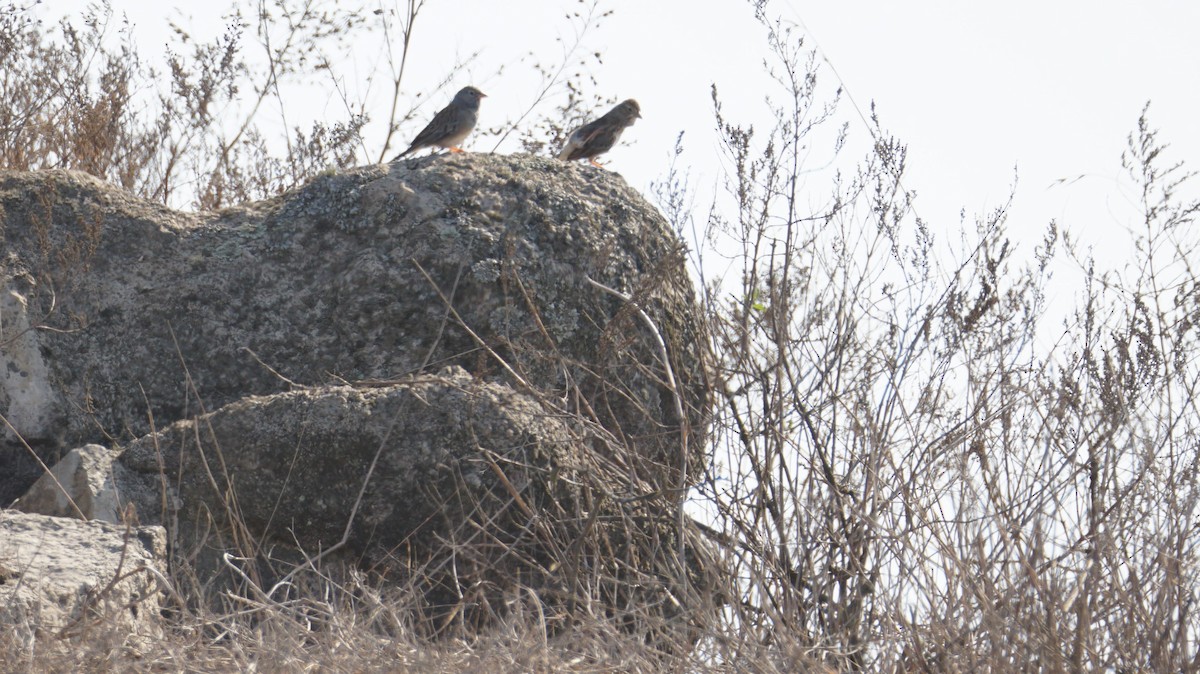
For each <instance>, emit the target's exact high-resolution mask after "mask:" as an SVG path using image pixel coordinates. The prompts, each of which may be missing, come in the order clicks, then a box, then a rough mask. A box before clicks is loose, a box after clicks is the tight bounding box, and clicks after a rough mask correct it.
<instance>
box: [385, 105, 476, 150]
mask: <svg viewBox="0 0 1200 674" xmlns="http://www.w3.org/2000/svg"><path fill="white" fill-rule="evenodd" d="M484 98H487V94H485V93H483V92H482V91H480V90H478V89H476V88H475V87H463V88H462V89H459V90H458V93H457V94H454V100H452V101H450V105H447V106H446V107H444V108H442V109H441V110H440V111H438V114H436V115H434V116H433V121H431V122H430V123H429V124H427V125H426V126H425V128H424V129H421V133H418V134H417V137H416V138H415V139H413V142H412V144H411V145H409V146H408V149H407V150H405V151H404V152H401V153H400V154H398V155H396V158H395V159H393V160H392V161H396V159H400V158H402V157H406V156H408V155H410V154H412V153H413V152H416V151H417V150H422V149H424V148H427V147H433V146H434V145H436V146H438V147H444V148H446V149H448V150H450V151H451V152H462V148H460V147H458V144H459V143H461V142H463V139H464V138H466V137H467V134H469V133H471V129H474V128H475V122H476V120H477V119H478V117H479V101H480V100H481V99H484Z"/></svg>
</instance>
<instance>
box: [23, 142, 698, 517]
mask: <svg viewBox="0 0 1200 674" xmlns="http://www.w3.org/2000/svg"><path fill="white" fill-rule="evenodd" d="M0 208H2V209H3V213H2V215H3V220H2V223H3V224H2V229H0V237H2V240H3V250H4V257H3V258H0V311H2V313H0V344H2V345H3V349H2V351H0V360H3V362H2V363H0V373H3V376H0V410H4V414H5V416H6V418H7V420H8V422H9V424H10V425H11V427H10V426H5V427H4V428H3V429H2V432H3V435H4V443H3V444H4V446H3V448H2V449H0V474H3V473H6V472H7V474H9V475H20V476H22V477H21V478H20V479H16V480H12V481H9V482H8V483H7V484H6V485H4V486H3V488H0V499H3V500H4V501H5V502H7V501H11V500H12V498H14V497H16V496H18V495H19V494H20V493H21V492H22V491H23V490H24V488H25V487H26V486H28V484H29V483H30V482H32V479H33V478H35V477H36V476H37V475H38V474H39V472H40V470H39V469H38V468H37V465H36V463H34V462H33V461H32V460H31V458H30V456H29V453H30V449H32V450H33V451H36V452H37V453H38V454H39V455H40V456H42V458H44V459H46V462H47V463H53V462H54V461H56V460H57V459H58V458H60V457H61V456H62V455H63V454H65V453H66V452H67V451H69V450H70V449H72V448H75V447H78V446H81V445H83V444H85V443H88V442H100V443H102V444H109V445H111V444H113V443H114V442H127V441H130V440H132V439H134V438H137V437H141V436H143V435H145V434H147V433H149V432H150V431H151V430H152V428H153V427H163V426H166V425H167V424H169V423H171V422H173V421H177V420H183V419H188V418H192V417H195V416H196V415H199V414H202V413H204V412H206V411H209V410H216V409H218V408H220V407H222V406H224V405H227V404H230V403H233V402H236V401H238V400H241V399H243V398H245V397H246V396H251V395H267V394H272V393H278V392H282V391H288V390H291V389H293V388H302V387H310V386H318V385H331V384H342V383H349V382H362V381H364V380H390V379H396V378H401V377H405V376H409V375H413V374H420V373H427V372H430V371H433V370H437V369H440V368H443V367H446V366H448V365H455V366H459V367H462V368H464V369H465V370H467V371H469V372H470V373H471V374H472V375H473V376H474V377H476V378H478V379H480V380H481V381H490V382H497V383H502V384H505V385H508V386H510V387H512V388H514V389H515V390H522V391H524V392H526V393H528V392H536V395H538V396H546V397H548V398H553V399H555V400H558V401H565V402H563V403H562V405H561V407H563V408H564V409H568V408H569V410H570V412H571V413H573V414H578V415H580V416H581V417H583V418H586V419H591V420H593V421H595V422H597V423H599V424H600V425H601V426H602V427H603V428H604V429H606V430H607V432H609V433H611V434H612V435H613V436H614V437H615V438H617V439H618V440H619V442H620V443H622V444H623V445H624V446H625V447H627V448H630V449H631V453H630V455H629V457H628V460H629V461H630V462H632V463H633V465H631V466H630V469H631V470H633V471H635V472H636V473H637V474H638V478H639V479H643V480H646V481H648V482H650V483H652V484H657V485H659V486H662V487H677V486H678V475H677V474H672V472H671V468H672V467H674V466H677V465H680V460H679V447H680V437H679V431H680V428H681V427H682V425H683V424H685V423H686V424H688V425H690V428H691V430H692V432H691V434H690V437H691V440H692V441H691V443H690V445H691V454H692V457H691V464H692V465H693V466H698V465H700V462H701V461H702V454H701V452H702V442H698V441H697V439H699V438H702V437H703V434H702V432H700V429H701V428H702V424H703V418H704V411H705V409H706V406H707V400H706V394H705V383H704V378H703V373H702V369H701V365H700V364H701V362H702V358H701V355H702V354H701V349H702V344H703V339H702V335H701V332H700V327H699V326H700V321H699V319H698V309H697V307H696V305H695V301H694V299H693V294H692V289H691V285H690V282H689V281H688V279H687V276H686V273H685V272H684V268H683V264H682V259H681V255H680V246H679V244H678V242H677V240H676V238H675V237H674V236H673V234H672V233H671V232H670V231H669V230H668V228H667V226H666V223H665V222H664V221H663V219H662V217H661V216H660V215H659V214H658V213H657V212H656V211H655V210H654V209H653V208H651V207H650V206H648V205H647V204H646V203H645V202H644V201H643V200H642V199H641V198H640V197H639V196H638V195H637V194H636V193H635V192H634V191H633V190H631V189H629V187H628V186H626V185H625V184H624V182H623V181H622V180H621V179H620V178H619V177H616V176H614V175H613V174H610V173H607V172H604V171H598V170H595V169H593V168H591V167H580V166H571V165H567V164H563V163H561V162H555V161H551V160H545V159H540V158H536V157H527V156H516V157H500V156H487V155H467V156H453V157H435V158H431V159H424V160H416V161H413V162H410V163H396V164H392V165H389V166H370V167H363V168H360V169H355V170H353V171H349V172H345V173H338V174H330V175H324V176H321V177H319V178H317V179H315V180H313V181H312V182H311V183H310V184H308V185H307V186H305V187H304V188H302V189H300V190H297V191H294V192H291V193H288V194H286V195H284V196H282V197H279V198H277V199H273V200H270V201H266V202H261V203H255V204H248V205H245V206H242V207H238V208H232V209H227V210H224V211H221V212H216V213H198V214H187V213H180V212H175V211H171V210H168V209H165V208H161V207H158V206H154V205H152V204H149V203H147V202H143V201H140V200H138V199H135V198H133V197H131V196H129V195H128V194H126V193H124V192H122V191H120V190H118V189H115V188H113V187H110V186H108V185H105V184H103V183H101V182H100V181H98V180H95V179H93V178H91V177H88V176H86V175H82V174H78V173H67V172H47V173H34V174H28V173H20V174H17V173H8V174H0ZM589 280H592V281H596V282H599V283H602V284H604V285H607V286H609V287H612V288H615V289H618V290H621V291H623V292H625V293H628V294H630V295H632V296H633V297H634V299H635V302H636V305H637V306H639V307H641V308H643V309H644V310H645V312H646V314H647V316H648V317H649V318H651V319H652V320H653V322H654V324H655V325H656V326H657V329H658V330H659V331H660V332H661V334H662V336H663V337H664V339H665V342H666V349H667V352H668V353H669V354H670V359H671V362H672V365H673V366H674V367H673V370H674V373H675V374H676V376H677V378H678V380H679V382H680V391H681V394H682V400H683V403H684V405H683V407H684V409H685V410H686V413H685V417H686V418H685V419H680V418H679V416H678V414H677V413H676V411H675V409H676V406H675V404H674V400H673V394H672V392H671V390H670V387H668V386H667V385H666V384H665V382H666V378H665V374H664V373H665V369H664V368H663V366H662V359H661V357H660V352H661V349H660V347H659V346H657V343H656V340H655V338H654V336H653V335H652V334H651V332H650V331H649V329H648V328H647V327H646V325H645V324H644V322H643V321H642V320H641V319H640V317H639V316H638V315H637V312H636V311H635V308H634V305H631V304H630V303H628V302H625V301H624V300H622V299H620V298H617V297H614V296H613V295H611V294H608V293H606V292H602V291H600V290H598V289H597V288H596V287H594V286H592V285H590V283H589ZM18 435H19V436H20V438H19V439H18V437H17V436H18ZM26 444H28V446H29V447H28V448H27V447H25V446H24V445H26ZM673 493H678V492H677V491H676V492H673Z"/></svg>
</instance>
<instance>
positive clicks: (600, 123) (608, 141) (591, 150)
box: [558, 98, 642, 166]
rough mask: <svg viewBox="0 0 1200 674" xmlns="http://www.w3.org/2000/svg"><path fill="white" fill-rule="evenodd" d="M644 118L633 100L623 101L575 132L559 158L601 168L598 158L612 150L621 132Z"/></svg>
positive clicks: (559, 154) (640, 109)
mask: <svg viewBox="0 0 1200 674" xmlns="http://www.w3.org/2000/svg"><path fill="white" fill-rule="evenodd" d="M641 118H642V108H641V107H640V106H638V102H637V101H635V100H633V99H632V98H630V99H628V100H625V101H622V102H621V103H620V104H619V105H617V107H615V108H613V109H612V110H609V111H608V112H607V113H605V115H604V116H603V117H601V118H600V119H597V120H595V121H591V122H588V123H587V124H584V125H583V126H581V127H579V128H578V129H576V130H575V132H574V133H572V134H571V137H570V138H569V139H567V144H566V145H565V146H564V147H563V149H562V152H559V153H558V158H559V159H562V160H565V161H575V160H576V159H587V160H588V161H589V162H591V163H592V166H601V164H600V163H598V162H597V161H596V157H598V156H599V155H602V154H604V153H605V152H608V151H609V150H611V149H612V146H613V145H615V144H616V143H617V139H618V138H620V137H621V132H622V131H624V130H625V128H626V127H628V126H631V125H632V124H633V122H634V120H637V119H641Z"/></svg>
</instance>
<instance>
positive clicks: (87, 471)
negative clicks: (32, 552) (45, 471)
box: [13, 445, 121, 524]
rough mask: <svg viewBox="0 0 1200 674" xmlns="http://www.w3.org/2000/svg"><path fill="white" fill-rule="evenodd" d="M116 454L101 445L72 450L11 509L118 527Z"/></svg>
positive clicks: (118, 505)
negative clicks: (115, 473) (86, 520)
mask: <svg viewBox="0 0 1200 674" xmlns="http://www.w3.org/2000/svg"><path fill="white" fill-rule="evenodd" d="M119 453H120V452H113V451H112V450H110V449H108V448H107V447H102V446H100V445H84V446H83V447H79V448H77V449H72V450H71V451H70V452H68V453H67V455H66V456H64V457H63V458H62V460H61V461H59V462H58V463H56V464H54V467H53V468H51V469H50V474H49V475H42V476H41V477H40V478H38V481H37V482H35V483H33V486H32V487H30V488H29V491H27V492H25V495H24V496H22V497H21V498H20V499H19V500H18V501H17V502H16V503H14V504H13V507H14V508H16V509H17V510H20V511H22V512H27V513H34V514H38V515H51V516H54V517H71V518H79V517H84V518H87V519H89V520H101V521H104V522H111V523H113V524H120V523H121V503H120V498H119V497H118V495H117V488H116V485H115V484H114V482H113V462H114V460H115V459H116V456H117V454H119ZM117 468H120V466H119V465H118V466H117ZM72 502H74V505H72ZM76 508H78V510H76Z"/></svg>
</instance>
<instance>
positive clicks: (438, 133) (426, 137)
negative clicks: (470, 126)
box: [404, 105, 457, 154]
mask: <svg viewBox="0 0 1200 674" xmlns="http://www.w3.org/2000/svg"><path fill="white" fill-rule="evenodd" d="M456 115H457V113H456V111H455V109H454V106H453V105H447V106H446V107H444V108H442V109H441V110H439V111H438V114H436V115H434V116H433V121H431V122H429V123H428V124H426V125H425V128H424V129H421V133H418V134H417V137H416V138H414V139H413V142H412V145H410V146H409V147H408V149H407V150H405V151H404V153H405V154H408V153H409V152H414V151H416V150H419V149H421V148H423V147H429V146H430V145H434V144H435V143H437V142H438V141H439V140H441V139H442V138H445V137H446V136H447V135H448V134H449V133H450V132H451V131H452V130H453V129H452V128H451V127H452V126H454V121H455V117H456Z"/></svg>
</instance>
